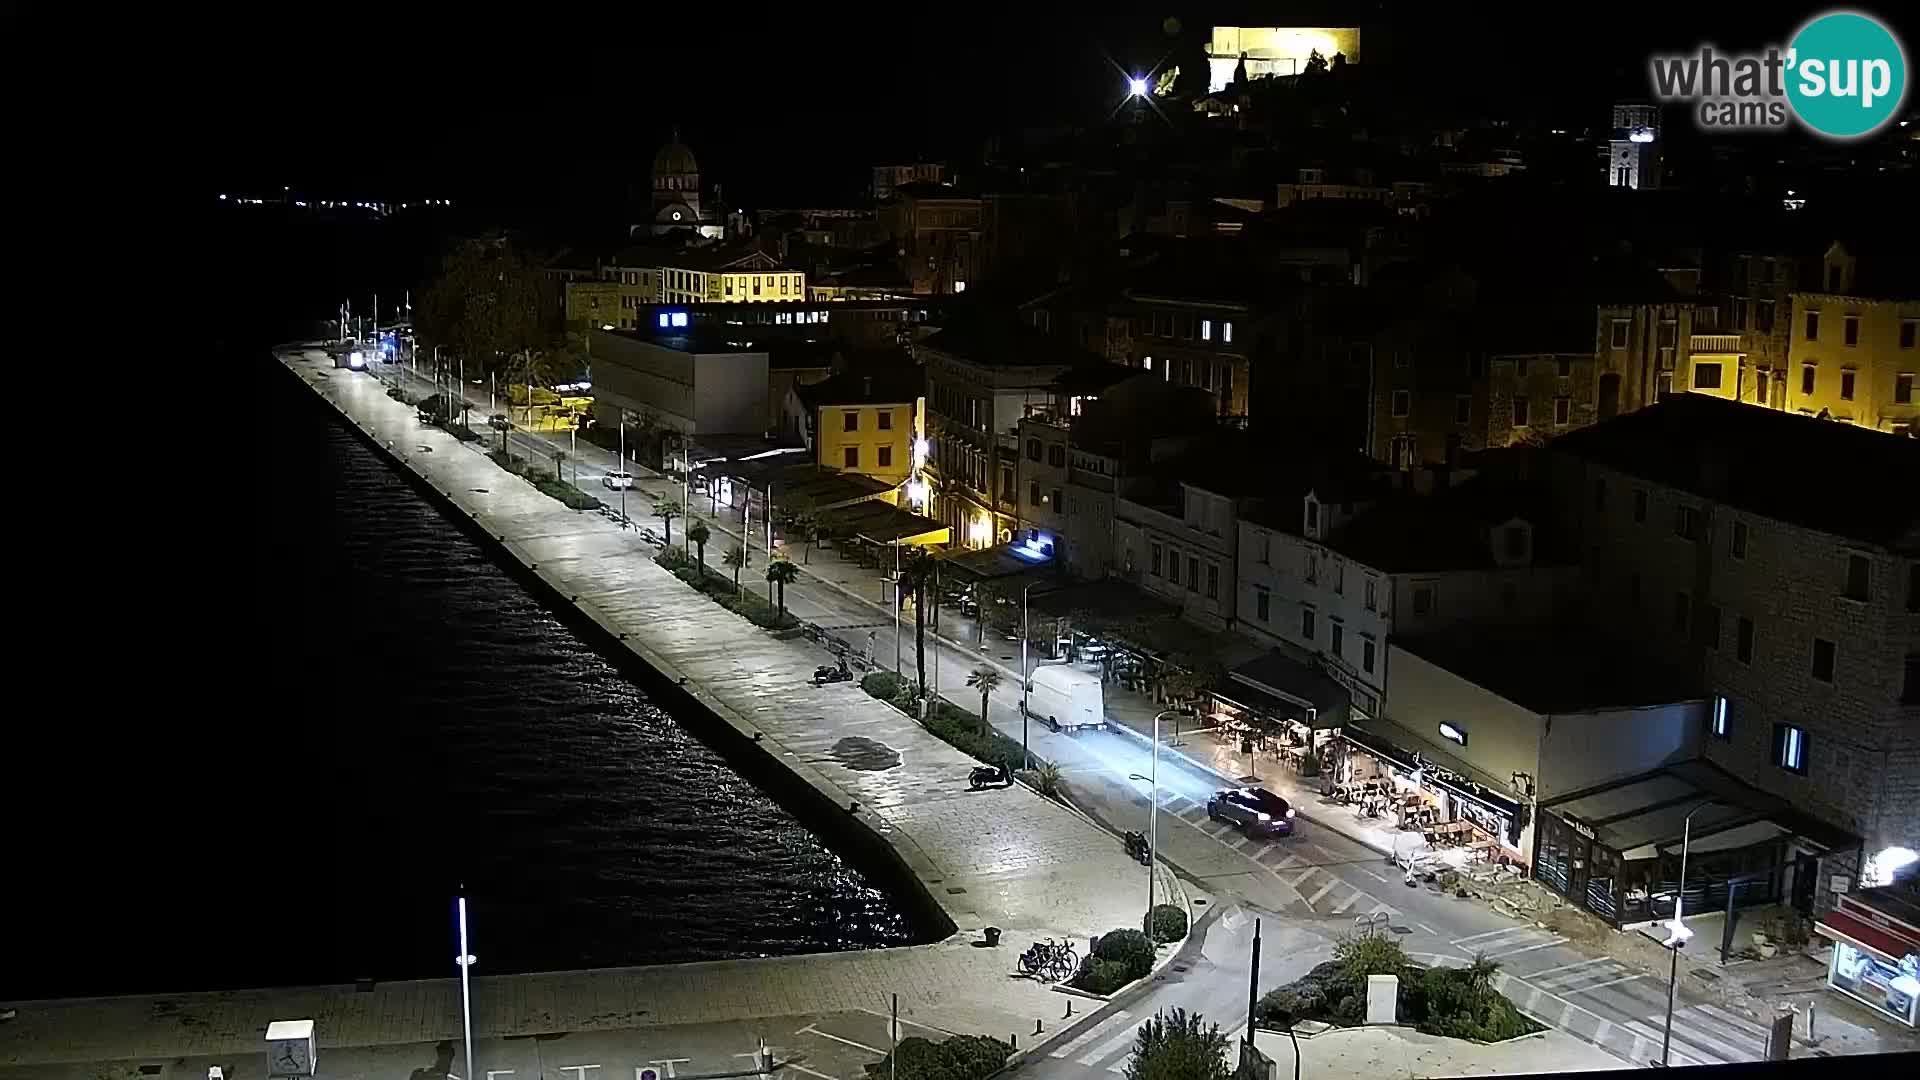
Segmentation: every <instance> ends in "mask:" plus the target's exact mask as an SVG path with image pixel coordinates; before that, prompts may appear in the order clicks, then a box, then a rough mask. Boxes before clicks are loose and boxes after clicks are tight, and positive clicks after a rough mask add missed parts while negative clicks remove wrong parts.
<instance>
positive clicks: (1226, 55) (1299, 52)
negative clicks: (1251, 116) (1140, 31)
mask: <svg viewBox="0 0 1920 1080" xmlns="http://www.w3.org/2000/svg"><path fill="white" fill-rule="evenodd" d="M1316 52H1317V53H1319V54H1320V58H1321V59H1323V60H1326V61H1327V62H1328V63H1332V61H1333V58H1334V55H1335V54H1336V53H1337V54H1339V55H1340V56H1342V57H1344V58H1345V59H1346V61H1347V62H1348V63H1350V64H1351V63H1357V62H1358V61H1359V60H1360V28H1359V27H1357V26H1216V27H1214V28H1213V37H1212V38H1211V39H1210V40H1209V41H1208V42H1207V76H1208V77H1207V89H1208V91H1209V92H1212V93H1219V92H1220V91H1221V90H1224V89H1226V88H1227V84H1229V83H1231V82H1232V81H1233V72H1234V69H1235V68H1236V67H1238V66H1239V65H1240V62H1241V58H1242V57H1245V59H1246V65H1247V77H1248V78H1249V79H1257V78H1260V77H1261V76H1263V75H1274V76H1287V75H1298V74H1300V73H1301V72H1302V71H1304V70H1306V67H1307V61H1308V60H1309V59H1311V58H1312V56H1313V54H1314V53H1316Z"/></svg>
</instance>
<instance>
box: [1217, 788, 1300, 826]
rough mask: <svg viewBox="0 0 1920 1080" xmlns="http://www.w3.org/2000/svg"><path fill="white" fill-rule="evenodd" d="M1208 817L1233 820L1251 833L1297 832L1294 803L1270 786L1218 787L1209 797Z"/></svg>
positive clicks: (1218, 819)
mask: <svg viewBox="0 0 1920 1080" xmlns="http://www.w3.org/2000/svg"><path fill="white" fill-rule="evenodd" d="M1207 817H1208V818H1210V819H1212V820H1214V821H1230V822H1232V823H1234V824H1235V825H1238V826H1240V830H1241V831H1242V832H1244V833H1246V834H1247V835H1249V836H1291V835H1293V807H1291V806H1288V805H1287V800H1285V799H1283V798H1281V797H1280V796H1278V795H1275V794H1274V793H1273V792H1271V791H1268V790H1267V789H1266V788H1258V787H1243V788H1227V789H1225V790H1223V791H1216V792H1214V794H1213V798H1211V799H1208V800H1207Z"/></svg>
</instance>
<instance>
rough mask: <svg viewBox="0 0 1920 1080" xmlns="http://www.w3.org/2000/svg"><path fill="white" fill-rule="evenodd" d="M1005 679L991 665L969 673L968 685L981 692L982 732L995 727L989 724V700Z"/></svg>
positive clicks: (998, 670) (981, 666)
mask: <svg viewBox="0 0 1920 1080" xmlns="http://www.w3.org/2000/svg"><path fill="white" fill-rule="evenodd" d="M1003 678H1004V677H1003V676H1002V675H1001V674H1000V669H999V668H997V667H993V666H992V665H990V664H981V665H980V666H979V667H977V668H974V669H973V670H972V671H970V672H968V673H967V685H968V686H970V687H972V688H973V689H975V690H978V691H979V692H980V730H981V731H992V730H993V725H992V724H990V723H988V722H987V699H988V698H989V697H991V696H992V695H993V692H994V691H995V690H998V689H1000V682H1001V680H1002V679H1003Z"/></svg>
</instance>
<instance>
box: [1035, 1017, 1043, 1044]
mask: <svg viewBox="0 0 1920 1080" xmlns="http://www.w3.org/2000/svg"><path fill="white" fill-rule="evenodd" d="M1042 1030H1044V1029H1042V1028H1041V1027H1040V1018H1039V1017H1035V1018H1034V1020H1033V1037H1034V1038H1036V1039H1037V1038H1039V1037H1040V1032H1041V1031H1042Z"/></svg>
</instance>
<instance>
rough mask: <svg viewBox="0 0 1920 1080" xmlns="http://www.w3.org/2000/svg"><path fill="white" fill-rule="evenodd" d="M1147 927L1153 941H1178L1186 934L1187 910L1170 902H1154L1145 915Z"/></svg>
mask: <svg viewBox="0 0 1920 1080" xmlns="http://www.w3.org/2000/svg"><path fill="white" fill-rule="evenodd" d="M1147 927H1148V928H1149V929H1150V930H1152V931H1153V940H1155V941H1179V940H1180V939H1181V938H1183V937H1186V936H1187V912H1186V909H1184V908H1178V907H1175V906H1173V905H1172V904H1155V905H1153V911H1152V912H1150V913H1149V914H1148V915H1147Z"/></svg>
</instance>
